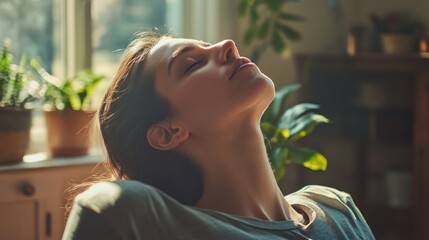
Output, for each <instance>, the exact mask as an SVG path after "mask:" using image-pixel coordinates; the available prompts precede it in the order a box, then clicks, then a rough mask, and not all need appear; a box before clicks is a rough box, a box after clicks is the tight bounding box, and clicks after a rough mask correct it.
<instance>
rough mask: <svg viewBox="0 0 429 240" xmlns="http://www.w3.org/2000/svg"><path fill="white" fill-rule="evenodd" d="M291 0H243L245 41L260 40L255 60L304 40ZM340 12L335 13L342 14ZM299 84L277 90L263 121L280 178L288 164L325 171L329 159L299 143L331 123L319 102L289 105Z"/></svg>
mask: <svg viewBox="0 0 429 240" xmlns="http://www.w3.org/2000/svg"><path fill="white" fill-rule="evenodd" d="M288 2H289V1H280V0H274V1H273V0H260V1H252V0H240V3H239V8H238V11H239V14H240V15H241V16H246V15H247V17H248V21H249V27H248V29H247V31H246V32H245V34H244V37H243V39H244V43H245V44H246V45H248V44H250V43H251V42H252V41H254V42H257V44H256V45H255V47H254V48H253V51H252V53H251V58H252V61H254V62H257V61H258V60H259V59H260V57H261V56H262V54H263V53H264V52H265V51H266V50H267V49H268V48H269V47H271V48H272V49H273V50H274V52H276V53H277V54H279V55H282V54H283V53H284V52H285V50H286V49H287V42H286V40H290V41H298V40H300V39H301V35H300V33H299V32H298V31H297V30H295V29H294V28H292V27H291V26H289V24H288V23H289V22H296V21H302V20H304V17H302V16H300V15H297V14H294V13H290V12H286V11H284V7H283V5H284V4H286V3H288ZM334 9H337V8H334ZM336 11H338V10H335V11H334V12H333V13H334V14H335V15H339V12H336ZM299 87H300V84H292V85H287V86H285V87H283V88H280V89H279V90H277V91H276V95H275V97H274V100H273V102H272V103H271V104H270V106H269V107H268V109H267V110H266V111H265V113H264V115H263V116H262V120H261V130H262V132H263V134H264V136H265V137H266V148H267V155H268V157H269V160H270V163H271V166H272V168H273V171H274V174H275V176H276V179H277V181H280V180H281V179H282V178H283V176H284V175H285V172H286V166H287V165H288V164H300V165H302V166H304V167H307V168H309V169H311V170H325V169H326V167H327V162H328V161H327V159H326V158H325V157H324V156H323V155H322V154H321V153H319V152H317V151H315V150H313V149H310V148H305V147H300V146H298V144H297V140H298V139H301V138H303V137H305V136H307V135H308V134H310V133H311V132H312V131H313V129H314V128H315V127H316V126H317V125H319V124H321V123H327V122H329V120H328V119H327V118H326V117H324V116H323V115H320V114H317V113H315V112H314V111H315V110H317V109H319V106H318V105H316V104H310V103H301V104H297V105H295V106H292V107H290V108H286V107H285V104H286V100H287V98H288V96H289V95H290V94H291V93H293V92H294V91H296V90H297V89H298V88H299Z"/></svg>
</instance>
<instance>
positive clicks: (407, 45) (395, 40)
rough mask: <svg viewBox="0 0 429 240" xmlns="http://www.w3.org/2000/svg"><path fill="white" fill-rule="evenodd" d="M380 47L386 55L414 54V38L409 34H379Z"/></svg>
mask: <svg viewBox="0 0 429 240" xmlns="http://www.w3.org/2000/svg"><path fill="white" fill-rule="evenodd" d="M381 45H382V47H383V52H384V53H386V54H406V53H412V52H415V47H416V37H415V36H414V35H409V34H395V33H385V34H381Z"/></svg>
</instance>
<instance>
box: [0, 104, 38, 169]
mask: <svg viewBox="0 0 429 240" xmlns="http://www.w3.org/2000/svg"><path fill="white" fill-rule="evenodd" d="M31 117H32V116H31V110H29V109H19V108H9V107H0V164H5V163H15V162H20V161H22V158H23V157H24V155H25V153H26V152H27V149H28V145H29V142H30V128H31Z"/></svg>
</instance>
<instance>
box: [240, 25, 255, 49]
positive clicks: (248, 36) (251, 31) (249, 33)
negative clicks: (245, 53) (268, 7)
mask: <svg viewBox="0 0 429 240" xmlns="http://www.w3.org/2000/svg"><path fill="white" fill-rule="evenodd" d="M255 34H256V28H255V27H249V28H248V29H247V30H246V32H245V33H244V39H243V40H244V44H246V45H249V44H250V43H251V42H252V40H253V38H254V37H255Z"/></svg>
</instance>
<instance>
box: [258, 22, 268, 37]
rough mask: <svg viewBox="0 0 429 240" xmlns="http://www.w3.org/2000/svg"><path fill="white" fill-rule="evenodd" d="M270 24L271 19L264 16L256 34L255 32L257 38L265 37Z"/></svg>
mask: <svg viewBox="0 0 429 240" xmlns="http://www.w3.org/2000/svg"><path fill="white" fill-rule="evenodd" d="M270 25H271V19H270V18H266V19H265V20H264V22H263V23H262V24H261V26H260V27H259V30H258V34H257V35H258V38H259V39H264V38H266V37H267V35H268V32H269V29H270Z"/></svg>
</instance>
